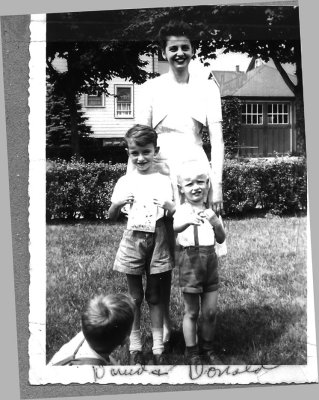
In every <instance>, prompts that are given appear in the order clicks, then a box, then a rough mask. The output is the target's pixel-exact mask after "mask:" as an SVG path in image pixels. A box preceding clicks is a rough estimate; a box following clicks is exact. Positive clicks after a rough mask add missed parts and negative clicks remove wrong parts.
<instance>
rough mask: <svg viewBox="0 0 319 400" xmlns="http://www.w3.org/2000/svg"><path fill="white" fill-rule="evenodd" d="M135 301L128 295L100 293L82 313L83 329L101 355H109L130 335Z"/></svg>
mask: <svg viewBox="0 0 319 400" xmlns="http://www.w3.org/2000/svg"><path fill="white" fill-rule="evenodd" d="M133 319H134V303H133V300H132V299H131V297H129V296H128V295H125V294H122V293H118V294H111V295H107V296H103V295H100V296H98V297H95V298H94V299H92V300H91V301H90V302H89V304H88V306H87V308H86V310H85V311H84V313H83V314H82V331H83V334H84V337H85V339H86V340H87V342H88V344H89V345H90V346H91V347H92V349H93V350H95V351H96V352H97V353H98V354H100V355H102V356H103V355H109V354H110V353H111V352H112V351H113V350H114V349H115V348H116V347H117V346H119V345H121V344H122V343H123V342H124V341H125V339H126V338H127V337H128V336H129V334H130V332H131V328H132V323H133Z"/></svg>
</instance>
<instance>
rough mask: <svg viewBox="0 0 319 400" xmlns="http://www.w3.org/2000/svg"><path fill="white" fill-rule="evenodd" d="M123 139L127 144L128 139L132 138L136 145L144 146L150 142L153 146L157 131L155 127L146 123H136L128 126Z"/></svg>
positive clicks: (155, 142)
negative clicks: (130, 126)
mask: <svg viewBox="0 0 319 400" xmlns="http://www.w3.org/2000/svg"><path fill="white" fill-rule="evenodd" d="M124 140H125V142H126V144H127V145H128V144H129V143H128V141H129V140H134V142H135V143H136V144H137V145H138V146H145V145H147V144H150V143H152V144H153V145H154V147H157V133H156V131H155V129H153V128H152V127H150V126H148V125H140V124H136V125H134V126H132V128H130V129H129V130H128V131H127V132H126V134H125V136H124Z"/></svg>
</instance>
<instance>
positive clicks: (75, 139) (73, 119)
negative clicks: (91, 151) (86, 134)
mask: <svg viewBox="0 0 319 400" xmlns="http://www.w3.org/2000/svg"><path fill="white" fill-rule="evenodd" d="M67 104H68V107H69V113H70V125H71V148H72V155H73V156H75V157H78V156H80V140H79V134H78V126H77V107H76V105H77V97H76V94H75V93H72V92H71V91H69V93H68V94H67Z"/></svg>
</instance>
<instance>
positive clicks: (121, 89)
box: [114, 85, 134, 118]
mask: <svg viewBox="0 0 319 400" xmlns="http://www.w3.org/2000/svg"><path fill="white" fill-rule="evenodd" d="M114 94H115V118H133V116H134V114H133V113H134V105H133V85H114Z"/></svg>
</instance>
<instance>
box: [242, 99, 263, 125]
mask: <svg viewBox="0 0 319 400" xmlns="http://www.w3.org/2000/svg"><path fill="white" fill-rule="evenodd" d="M241 122H242V123H243V124H247V125H262V123H263V105H262V104H258V103H245V104H242V106H241Z"/></svg>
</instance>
